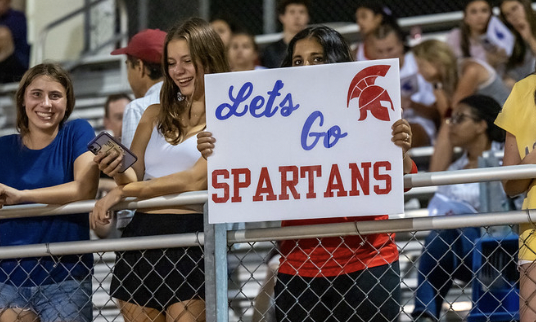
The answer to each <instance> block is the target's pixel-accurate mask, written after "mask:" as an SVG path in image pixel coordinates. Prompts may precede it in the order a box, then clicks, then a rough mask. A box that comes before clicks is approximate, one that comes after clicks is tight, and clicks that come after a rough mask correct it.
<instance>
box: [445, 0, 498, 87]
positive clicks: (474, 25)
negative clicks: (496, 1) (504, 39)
mask: <svg viewBox="0 0 536 322" xmlns="http://www.w3.org/2000/svg"><path fill="white" fill-rule="evenodd" d="M492 15H493V12H492V11H491V4H490V3H489V2H488V1H487V0H467V2H466V3H465V7H464V9H463V20H462V22H461V25H460V27H459V28H454V29H453V30H452V31H451V32H450V33H449V34H448V35H447V43H448V44H449V46H450V48H451V49H452V51H453V52H454V55H456V57H457V58H464V57H473V58H476V59H479V60H481V61H485V62H487V63H488V64H490V65H491V66H492V67H493V68H495V69H496V70H497V71H499V74H500V75H501V77H502V75H503V74H504V68H505V63H506V61H507V59H508V57H507V55H506V52H505V51H504V49H499V48H498V47H497V46H494V45H492V44H490V43H487V42H485V41H484V36H485V35H486V32H487V30H488V24H489V21H490V18H491V16H492Z"/></svg>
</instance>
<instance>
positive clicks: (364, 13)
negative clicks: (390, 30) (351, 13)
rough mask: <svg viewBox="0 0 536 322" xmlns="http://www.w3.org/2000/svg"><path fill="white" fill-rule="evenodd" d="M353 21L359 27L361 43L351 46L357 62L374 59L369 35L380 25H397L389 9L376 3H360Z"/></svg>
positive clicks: (370, 0) (370, 1)
mask: <svg viewBox="0 0 536 322" xmlns="http://www.w3.org/2000/svg"><path fill="white" fill-rule="evenodd" d="M355 21H356V23H357V26H358V27H359V35H360V36H361V42H360V43H357V44H353V45H352V54H353V56H354V57H355V59H356V60H357V61H364V60H369V59H374V55H375V53H374V49H373V48H372V44H371V43H370V42H371V40H370V37H369V36H370V34H371V33H372V32H373V31H374V30H375V29H376V28H378V27H379V26H380V25H381V24H391V25H397V24H398V23H397V21H396V18H395V17H394V16H393V13H392V11H391V9H389V8H388V7H386V6H384V5H382V4H381V3H379V2H377V1H372V0H369V1H363V2H360V3H359V5H358V6H357V8H356V10H355Z"/></svg>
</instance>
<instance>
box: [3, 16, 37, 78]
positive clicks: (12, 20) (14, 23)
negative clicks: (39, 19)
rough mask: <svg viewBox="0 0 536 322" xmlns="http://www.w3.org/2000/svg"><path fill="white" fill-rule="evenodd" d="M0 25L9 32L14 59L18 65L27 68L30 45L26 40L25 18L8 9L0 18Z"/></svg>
mask: <svg viewBox="0 0 536 322" xmlns="http://www.w3.org/2000/svg"><path fill="white" fill-rule="evenodd" d="M0 25H2V26H6V27H8V28H9V30H11V34H12V35H13V43H14V44H15V57H17V60H18V61H19V63H21V65H22V66H24V67H25V68H28V65H29V63H30V45H28V40H27V29H28V27H27V24H26V16H25V15H24V13H23V12H21V11H17V10H13V9H9V10H8V11H7V12H6V13H5V14H4V15H3V16H0Z"/></svg>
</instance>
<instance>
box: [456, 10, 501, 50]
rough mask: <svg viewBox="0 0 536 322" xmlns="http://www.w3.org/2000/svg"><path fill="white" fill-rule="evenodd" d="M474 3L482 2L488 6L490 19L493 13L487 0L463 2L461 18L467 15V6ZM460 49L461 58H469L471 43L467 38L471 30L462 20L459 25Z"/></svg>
mask: <svg viewBox="0 0 536 322" xmlns="http://www.w3.org/2000/svg"><path fill="white" fill-rule="evenodd" d="M476 1H484V2H486V3H487V4H488V6H489V11H490V18H491V15H493V12H492V11H491V9H492V8H491V3H490V2H489V1H488V0H468V1H466V2H465V6H464V7H463V16H464V18H465V15H466V14H467V13H466V11H467V7H469V5H470V4H471V3H473V2H476ZM460 31H461V32H460V34H461V35H460V36H461V37H460V48H461V50H462V55H463V57H471V43H470V40H469V37H470V35H471V30H470V29H469V25H468V24H466V23H465V21H464V20H462V22H461V24H460Z"/></svg>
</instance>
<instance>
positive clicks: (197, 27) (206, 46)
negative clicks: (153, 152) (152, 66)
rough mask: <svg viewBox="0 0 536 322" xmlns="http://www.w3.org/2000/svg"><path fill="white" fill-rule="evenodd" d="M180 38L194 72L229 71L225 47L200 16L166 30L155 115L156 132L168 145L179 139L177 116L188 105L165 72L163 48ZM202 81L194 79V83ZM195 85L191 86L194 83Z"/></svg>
mask: <svg viewBox="0 0 536 322" xmlns="http://www.w3.org/2000/svg"><path fill="white" fill-rule="evenodd" d="M176 39H183V40H185V41H186V42H187V43H188V47H189V49H190V56H191V58H192V61H193V63H194V67H195V71H196V72H197V71H198V70H200V69H203V70H205V73H207V74H211V73H223V72H228V71H229V65H228V63H227V58H226V57H225V47H224V45H223V42H222V40H221V38H220V36H219V35H218V34H217V33H216V32H215V31H214V29H212V27H210V25H209V23H208V22H206V21H205V20H203V19H200V18H190V19H188V20H186V21H185V22H184V23H182V24H177V25H175V26H173V27H172V28H171V29H170V30H169V32H168V33H167V36H166V40H165V43H164V52H163V55H162V66H163V69H164V84H163V85H162V90H161V93H160V106H161V108H160V113H159V115H158V122H157V127H158V131H159V132H160V133H162V135H163V136H164V137H165V138H166V140H167V141H168V142H170V143H171V144H178V143H180V142H181V140H182V137H183V135H182V133H181V129H180V115H181V114H182V113H183V112H184V111H186V110H187V109H189V108H190V107H191V104H192V102H191V100H182V101H179V100H177V94H178V93H179V87H178V86H177V84H175V82H174V81H173V79H172V78H171V76H170V74H169V63H168V53H167V48H168V45H169V43H170V42H171V41H172V40H176ZM199 81H203V80H202V79H198V80H197V82H199ZM197 82H196V84H195V88H197V87H198V84H197Z"/></svg>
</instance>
